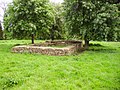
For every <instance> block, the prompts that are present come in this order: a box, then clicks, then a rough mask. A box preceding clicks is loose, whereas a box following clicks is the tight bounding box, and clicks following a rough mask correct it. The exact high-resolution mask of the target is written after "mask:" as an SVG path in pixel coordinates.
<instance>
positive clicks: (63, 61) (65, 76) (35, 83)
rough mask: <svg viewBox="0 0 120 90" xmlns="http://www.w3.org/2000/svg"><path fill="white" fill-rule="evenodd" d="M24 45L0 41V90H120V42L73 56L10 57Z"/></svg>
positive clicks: (109, 43) (20, 42)
mask: <svg viewBox="0 0 120 90" xmlns="http://www.w3.org/2000/svg"><path fill="white" fill-rule="evenodd" d="M36 42H40V41H36ZM27 43H30V41H28V40H7V41H0V90H120V42H93V43H97V44H101V46H99V45H98V46H91V47H90V49H89V50H87V51H85V52H83V53H81V54H78V55H74V56H46V55H38V54H26V53H24V54H16V53H11V48H12V47H13V46H14V45H15V44H27Z"/></svg>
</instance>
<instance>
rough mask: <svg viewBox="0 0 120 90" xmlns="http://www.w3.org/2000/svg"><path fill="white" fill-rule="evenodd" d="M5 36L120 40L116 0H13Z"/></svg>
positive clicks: (6, 19)
mask: <svg viewBox="0 0 120 90" xmlns="http://www.w3.org/2000/svg"><path fill="white" fill-rule="evenodd" d="M4 37H5V38H6V39H30V38H32V40H33V41H34V38H35V39H43V40H45V39H52V40H54V39H82V40H85V43H86V46H87V45H88V44H89V41H90V40H102V41H120V4H119V0H64V3H63V4H55V3H50V2H49V1H48V0H14V1H13V3H11V4H9V5H8V8H7V10H6V11H5V15H4Z"/></svg>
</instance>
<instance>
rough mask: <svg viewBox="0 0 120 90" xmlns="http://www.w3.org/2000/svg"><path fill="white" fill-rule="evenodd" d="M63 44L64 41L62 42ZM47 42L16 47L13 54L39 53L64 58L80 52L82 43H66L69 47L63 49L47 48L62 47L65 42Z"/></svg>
mask: <svg viewBox="0 0 120 90" xmlns="http://www.w3.org/2000/svg"><path fill="white" fill-rule="evenodd" d="M61 42H62V41H61ZM61 42H57V41H56V42H46V43H42V44H34V45H28V46H27V45H24V46H15V47H13V48H12V52H15V53H26V52H27V53H38V54H46V55H55V56H63V55H71V54H73V53H75V52H77V51H79V50H80V48H81V44H82V43H80V42H79V43H73V44H72V43H71V44H70V43H66V42H64V44H68V45H69V46H67V47H63V48H56V47H47V46H50V45H58V44H59V45H60V44H63V42H62V43H61Z"/></svg>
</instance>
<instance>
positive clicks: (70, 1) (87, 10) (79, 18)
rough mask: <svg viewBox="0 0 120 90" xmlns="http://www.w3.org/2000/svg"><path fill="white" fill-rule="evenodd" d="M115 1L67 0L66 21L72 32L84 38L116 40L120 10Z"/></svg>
mask: <svg viewBox="0 0 120 90" xmlns="http://www.w3.org/2000/svg"><path fill="white" fill-rule="evenodd" d="M114 3H115V1H114V2H113V0H111V1H109V0H108V1H107V0H106V1H105V0H81V1H80V0H65V3H64V9H65V11H66V22H67V26H68V30H69V32H70V34H72V35H77V36H80V37H81V38H82V39H84V40H88V41H90V40H106V41H116V40H117V38H118V36H119V35H117V34H118V33H117V31H116V29H117V30H118V32H120V28H119V27H118V26H119V25H118V21H119V20H120V18H119V11H118V7H117V4H114Z"/></svg>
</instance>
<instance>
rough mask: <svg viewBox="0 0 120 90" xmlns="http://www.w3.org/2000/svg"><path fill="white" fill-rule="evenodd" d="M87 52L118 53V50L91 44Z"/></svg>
mask: <svg viewBox="0 0 120 90" xmlns="http://www.w3.org/2000/svg"><path fill="white" fill-rule="evenodd" d="M87 51H93V52H100V53H117V50H116V49H114V48H111V47H108V46H103V45H100V44H90V47H89V49H88V50H87Z"/></svg>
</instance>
